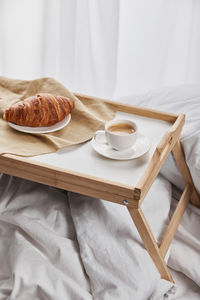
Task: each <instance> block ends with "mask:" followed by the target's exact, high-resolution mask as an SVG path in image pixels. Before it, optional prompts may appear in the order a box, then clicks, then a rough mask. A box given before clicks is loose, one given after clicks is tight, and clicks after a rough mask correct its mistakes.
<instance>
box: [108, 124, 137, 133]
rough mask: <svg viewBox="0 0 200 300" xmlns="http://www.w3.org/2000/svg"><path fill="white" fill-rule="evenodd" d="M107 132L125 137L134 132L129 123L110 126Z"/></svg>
mask: <svg viewBox="0 0 200 300" xmlns="http://www.w3.org/2000/svg"><path fill="white" fill-rule="evenodd" d="M107 130H108V131H109V132H112V133H115V134H118V135H127V134H131V133H134V132H135V131H136V130H135V128H134V127H133V125H131V124H129V123H115V124H112V125H110V126H109V127H108V129H107Z"/></svg>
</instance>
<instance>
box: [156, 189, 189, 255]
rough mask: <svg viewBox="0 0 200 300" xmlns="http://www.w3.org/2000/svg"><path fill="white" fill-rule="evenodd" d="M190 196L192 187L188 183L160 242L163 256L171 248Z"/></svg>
mask: <svg viewBox="0 0 200 300" xmlns="http://www.w3.org/2000/svg"><path fill="white" fill-rule="evenodd" d="M190 196H191V188H190V185H189V184H187V185H186V187H185V189H184V192H183V194H182V196H181V198H180V200H179V202H178V205H177V207H176V209H175V212H174V214H173V216H172V218H171V221H170V223H169V225H168V227H167V229H166V231H165V233H164V236H163V239H162V242H161V244H160V252H161V254H162V256H163V257H165V255H166V253H167V250H168V249H169V246H170V244H171V242H172V239H173V237H174V234H175V232H176V230H177V227H178V225H179V223H180V221H181V218H182V216H183V214H184V211H185V209H186V207H187V204H188V201H189V199H190Z"/></svg>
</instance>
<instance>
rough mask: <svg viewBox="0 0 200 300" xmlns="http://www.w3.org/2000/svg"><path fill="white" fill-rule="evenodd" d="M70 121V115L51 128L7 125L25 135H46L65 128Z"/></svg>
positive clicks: (9, 123)
mask: <svg viewBox="0 0 200 300" xmlns="http://www.w3.org/2000/svg"><path fill="white" fill-rule="evenodd" d="M70 120H71V114H69V115H67V117H65V118H64V119H63V120H62V121H60V122H58V123H56V124H55V125H53V126H47V127H29V126H20V125H16V124H14V123H11V122H8V125H9V126H10V127H12V128H13V129H16V130H18V131H22V132H26V133H48V132H54V131H57V130H60V129H62V128H63V127H65V126H67V124H68V123H69V122H70Z"/></svg>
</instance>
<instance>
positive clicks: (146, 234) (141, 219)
mask: <svg viewBox="0 0 200 300" xmlns="http://www.w3.org/2000/svg"><path fill="white" fill-rule="evenodd" d="M128 210H129V213H130V215H131V217H132V219H133V222H134V223H135V226H136V228H137V230H138V232H139V234H140V237H141V239H142V240H143V243H144V246H145V248H146V250H147V251H148V252H149V255H150V256H151V258H152V260H153V262H154V264H155V265H156V267H157V269H158V271H159V272H160V274H161V278H163V279H166V280H168V281H171V282H174V281H173V278H172V276H171V274H170V272H169V269H168V267H167V265H166V263H165V261H164V258H163V256H162V254H161V251H160V249H159V247H158V245H157V243H156V240H155V239H154V236H153V234H152V232H151V229H150V227H149V225H148V223H147V221H146V218H145V216H144V214H143V212H142V210H141V208H136V209H134V208H131V207H128Z"/></svg>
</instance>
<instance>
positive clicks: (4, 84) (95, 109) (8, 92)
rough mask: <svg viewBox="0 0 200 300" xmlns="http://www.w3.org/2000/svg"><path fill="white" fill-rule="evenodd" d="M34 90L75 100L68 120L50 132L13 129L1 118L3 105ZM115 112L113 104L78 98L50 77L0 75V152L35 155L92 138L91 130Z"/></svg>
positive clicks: (95, 128) (21, 98)
mask: <svg viewBox="0 0 200 300" xmlns="http://www.w3.org/2000/svg"><path fill="white" fill-rule="evenodd" d="M37 93H50V94H54V95H58V96H59V95H60V96H68V97H71V98H72V99H73V100H74V101H75V109H74V110H73V111H72V112H71V121H70V123H69V124H68V125H67V126H66V127H64V128H63V129H61V130H59V131H56V132H52V133H46V134H38V133H37V134H32V133H31V134H30V133H22V132H19V131H16V130H14V129H12V128H11V127H10V126H9V125H8V124H7V122H6V121H5V120H3V112H4V110H5V109H6V108H8V107H9V106H10V105H12V104H13V103H15V102H17V101H21V100H24V99H25V98H27V97H30V96H33V95H35V94H37ZM114 115H115V108H114V106H113V105H111V104H109V103H103V102H101V101H98V100H96V99H95V100H93V99H89V100H81V101H80V100H79V99H78V98H77V97H75V96H74V95H73V94H72V93H71V92H70V91H69V90H68V89H67V88H66V87H64V86H63V85H62V84H60V83H59V82H57V81H56V80H54V79H52V78H39V79H36V80H32V81H27V80H13V79H9V78H5V77H0V154H4V153H11V154H15V155H21V156H34V155H39V154H44V153H50V152H56V151H57V150H58V149H61V148H64V147H68V146H70V145H75V144H79V143H82V142H85V141H87V140H89V139H91V138H92V137H93V135H94V132H95V131H96V130H99V129H103V127H104V124H105V122H107V121H109V120H111V119H113V118H114Z"/></svg>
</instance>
